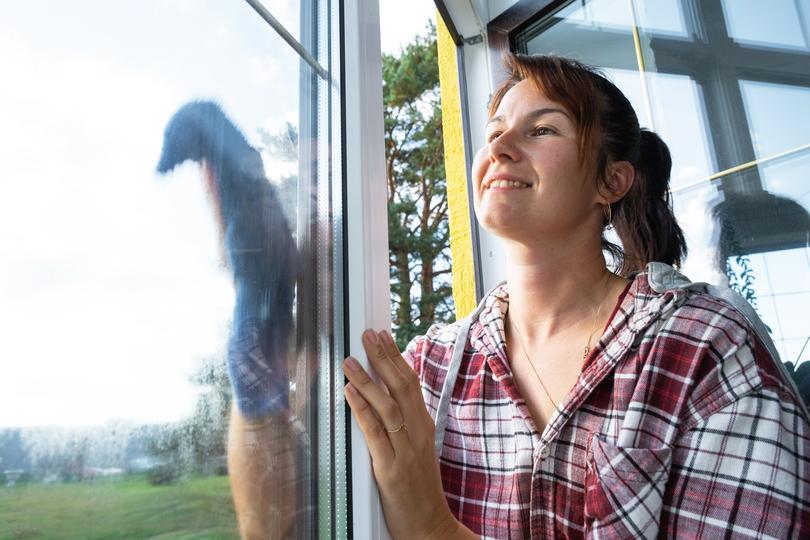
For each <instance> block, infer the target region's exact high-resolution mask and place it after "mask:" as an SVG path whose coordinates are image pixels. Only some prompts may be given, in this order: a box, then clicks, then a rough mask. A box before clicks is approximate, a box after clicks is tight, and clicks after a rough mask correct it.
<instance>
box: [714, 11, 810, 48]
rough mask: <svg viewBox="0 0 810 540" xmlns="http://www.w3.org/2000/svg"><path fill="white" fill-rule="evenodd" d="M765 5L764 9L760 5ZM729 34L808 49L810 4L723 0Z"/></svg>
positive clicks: (744, 39) (739, 39)
mask: <svg viewBox="0 0 810 540" xmlns="http://www.w3.org/2000/svg"><path fill="white" fill-rule="evenodd" d="M763 8H765V9H763ZM723 13H724V14H725V18H726V21H727V25H728V35H729V37H731V39H733V40H734V41H736V42H738V43H741V44H745V45H754V46H757V45H758V46H777V47H781V48H785V47H788V48H795V49H804V50H807V49H808V45H810V18H809V17H810V6H808V4H807V2H806V0H771V1H769V2H768V3H767V7H766V6H765V5H764V4H763V3H762V2H759V1H757V0H723Z"/></svg>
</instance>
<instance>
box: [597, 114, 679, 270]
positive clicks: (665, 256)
mask: <svg viewBox="0 0 810 540" xmlns="http://www.w3.org/2000/svg"><path fill="white" fill-rule="evenodd" d="M635 166H636V178H635V181H634V182H633V187H632V188H630V191H628V192H627V194H626V195H625V196H624V198H623V199H621V200H620V201H618V202H616V203H614V204H613V215H614V218H613V226H614V228H615V229H616V233H617V234H618V236H619V238H620V239H621V241H622V247H623V249H622V251H623V255H622V257H621V260H622V265H621V271H620V273H621V274H623V275H627V274H629V273H631V272H634V271H640V270H642V269H643V268H644V267H645V266H646V265H647V263H649V262H652V261H659V262H663V263H666V264H669V265H676V266H677V265H680V264H681V261H682V260H683V258H684V257H685V256H686V241H685V240H684V237H683V231H682V230H681V227H680V226H679V225H678V222H677V221H676V219H675V216H674V214H673V213H672V202H671V197H670V193H669V175H670V171H671V170H672V157H671V155H670V153H669V149H668V148H667V145H666V143H664V141H662V140H661V138H660V137H659V136H658V135H656V134H655V133H654V132H652V131H648V130H646V129H642V130H640V140H639V152H638V158H637V160H636V163H635Z"/></svg>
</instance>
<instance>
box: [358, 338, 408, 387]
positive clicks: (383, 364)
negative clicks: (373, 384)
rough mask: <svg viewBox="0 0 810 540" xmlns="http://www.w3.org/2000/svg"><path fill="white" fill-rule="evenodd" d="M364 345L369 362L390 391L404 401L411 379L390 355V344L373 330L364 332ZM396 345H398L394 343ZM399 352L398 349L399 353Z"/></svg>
mask: <svg viewBox="0 0 810 540" xmlns="http://www.w3.org/2000/svg"><path fill="white" fill-rule="evenodd" d="M363 346H364V347H365V349H366V354H367V355H368V359H369V362H371V366H372V367H373V368H374V371H375V372H376V373H377V375H379V377H380V379H381V380H382V382H383V383H384V384H385V386H386V388H388V391H389V392H390V393H391V395H393V396H394V398H395V399H396V400H397V401H402V399H403V398H404V397H405V395H406V393H407V392H408V389H409V388H408V386H409V381H408V379H407V377H406V376H405V374H404V373H402V371H401V370H400V369H399V368H398V367H397V366H396V364H395V363H394V361H393V358H391V357H390V355H389V350H388V346H387V345H386V343H385V340H384V339H381V337H380V335H378V334H377V332H375V331H373V330H370V329H369V330H366V331H365V332H363ZM394 347H396V345H394ZM398 354H399V352H398V351H397V355H398Z"/></svg>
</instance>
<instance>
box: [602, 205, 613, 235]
mask: <svg viewBox="0 0 810 540" xmlns="http://www.w3.org/2000/svg"><path fill="white" fill-rule="evenodd" d="M602 213H604V214H605V224H604V225H603V226H604V228H605V229H607V230H612V229H613V209H612V208H611V207H610V204H606V205H605V206H603V207H602Z"/></svg>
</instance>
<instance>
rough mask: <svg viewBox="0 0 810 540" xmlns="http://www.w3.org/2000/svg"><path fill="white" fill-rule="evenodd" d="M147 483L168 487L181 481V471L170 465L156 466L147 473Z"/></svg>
mask: <svg viewBox="0 0 810 540" xmlns="http://www.w3.org/2000/svg"><path fill="white" fill-rule="evenodd" d="M146 479H147V481H148V482H149V483H150V484H151V485H153V486H168V485H171V484H176V483H177V481H178V480H180V469H179V468H178V467H177V466H174V465H170V464H163V465H156V466H154V467H152V468H151V469H149V471H148V472H147V473H146Z"/></svg>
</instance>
